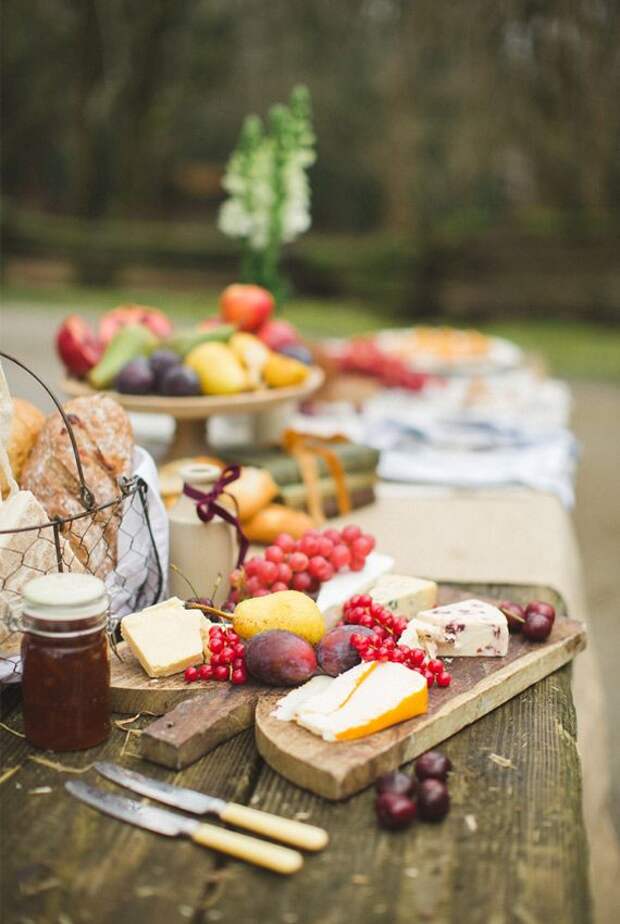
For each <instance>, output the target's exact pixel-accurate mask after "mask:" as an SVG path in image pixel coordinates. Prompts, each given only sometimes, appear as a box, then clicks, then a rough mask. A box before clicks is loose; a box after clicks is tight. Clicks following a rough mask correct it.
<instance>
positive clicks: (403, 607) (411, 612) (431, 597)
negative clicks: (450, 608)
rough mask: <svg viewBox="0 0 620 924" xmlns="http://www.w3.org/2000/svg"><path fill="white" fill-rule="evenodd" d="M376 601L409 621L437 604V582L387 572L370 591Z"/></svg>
mask: <svg viewBox="0 0 620 924" xmlns="http://www.w3.org/2000/svg"><path fill="white" fill-rule="evenodd" d="M368 593H369V594H370V596H371V597H372V599H373V600H374V602H375V603H379V604H380V605H381V606H384V607H385V608H386V609H387V610H390V612H392V613H395V614H396V615H398V616H402V617H403V619H406V620H407V621H409V620H410V619H413V617H414V616H417V615H418V613H419V612H420V611H421V610H428V609H431V607H433V606H436V605H437V584H436V583H435V581H426V580H423V579H422V578H416V577H407V576H405V575H401V574H385V575H384V576H383V577H380V578H379V580H378V581H377V582H376V584H374V585H373V587H371V589H370V590H369V591H368Z"/></svg>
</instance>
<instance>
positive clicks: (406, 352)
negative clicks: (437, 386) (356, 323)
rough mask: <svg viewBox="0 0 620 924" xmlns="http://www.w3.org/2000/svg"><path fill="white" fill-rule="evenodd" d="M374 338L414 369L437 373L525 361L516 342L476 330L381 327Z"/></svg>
mask: <svg viewBox="0 0 620 924" xmlns="http://www.w3.org/2000/svg"><path fill="white" fill-rule="evenodd" d="M375 341H376V343H377V346H378V347H379V348H380V349H381V350H383V351H384V352H385V353H387V354H388V355H390V356H394V357H396V358H398V359H400V360H402V361H404V362H406V363H407V364H408V366H409V367H410V368H411V369H412V370H415V371H417V372H426V373H429V374H436V375H474V374H475V375H484V374H490V373H493V372H502V371H505V370H508V369H515V368H517V367H518V366H520V365H521V364H522V362H523V353H522V351H521V350H520V348H519V347H518V346H516V344H514V343H511V341H509V340H505V339H504V338H502V337H491V336H488V335H487V334H483V333H481V332H480V331H477V330H463V329H458V328H453V327H423V326H416V327H413V328H402V329H391V330H384V331H381V332H380V333H379V334H377V336H376V338H375Z"/></svg>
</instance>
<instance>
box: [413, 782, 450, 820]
mask: <svg viewBox="0 0 620 924" xmlns="http://www.w3.org/2000/svg"><path fill="white" fill-rule="evenodd" d="M449 811H450V796H449V795H448V787H447V786H446V784H445V783H442V782H441V781H440V780H430V779H429V780H422V782H421V783H420V784H419V786H418V815H419V816H420V818H421V819H422V820H423V821H440V820H441V819H442V818H445V816H446V815H447V814H448V812H449Z"/></svg>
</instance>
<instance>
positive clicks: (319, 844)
mask: <svg viewBox="0 0 620 924" xmlns="http://www.w3.org/2000/svg"><path fill="white" fill-rule="evenodd" d="M95 769H96V770H97V772H98V773H100V774H101V776H104V777H105V778H106V779H108V780H112V782H114V783H118V785H119V786H124V787H125V788H126V789H131V790H132V791H133V792H138V793H140V795H143V796H148V797H149V798H151V799H156V800H157V801H158V802H163V803H164V804H165V805H171V806H173V807H174V808H178V809H181V810H182V811H184V812H191V813H192V814H194V815H207V814H213V815H217V816H218V818H220V819H221V820H222V821H224V822H227V823H229V824H232V825H236V826H237V827H239V828H245V829H246V830H249V831H254V833H255V834H263V835H265V836H266V837H272V838H275V839H276V840H279V841H283V842H284V843H286V844H291V845H293V846H294V847H301V848H302V849H304V850H322V849H323V847H325V846H326V845H327V843H328V840H329V836H328V834H327V831H325V830H323V828H318V827H316V826H315V825H308V824H305V823H304V822H301V821H295V820H294V819H290V818H281V817H280V816H279V815H272V814H270V813H269V812H261V811H259V810H258V809H253V808H249V807H248V806H246V805H238V804H237V803H235V802H226V801H225V800H224V799H218V798H216V797H215V796H208V795H205V794H204V793H201V792H196V791H195V790H193V789H185V788H183V787H182V786H174V785H173V784H171V783H165V782H163V781H161V780H155V779H153V778H152V777H148V776H144V775H143V774H142V773H136V771H135V770H127V769H125V767H120V766H119V765H118V764H113V763H110V762H109V761H97V762H96V763H95Z"/></svg>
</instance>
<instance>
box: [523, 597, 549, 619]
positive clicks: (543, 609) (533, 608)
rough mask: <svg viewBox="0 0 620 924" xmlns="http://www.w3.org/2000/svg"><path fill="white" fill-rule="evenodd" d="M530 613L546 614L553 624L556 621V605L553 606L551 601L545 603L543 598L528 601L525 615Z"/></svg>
mask: <svg viewBox="0 0 620 924" xmlns="http://www.w3.org/2000/svg"><path fill="white" fill-rule="evenodd" d="M530 613H540V614H541V616H546V617H547V619H548V620H549V622H550V623H551V625H553V623H554V622H555V607H553V606H551V604H550V603H544V602H543V601H542V600H533V601H532V602H531V603H528V605H527V606H526V607H525V615H526V616H529V615H530Z"/></svg>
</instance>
